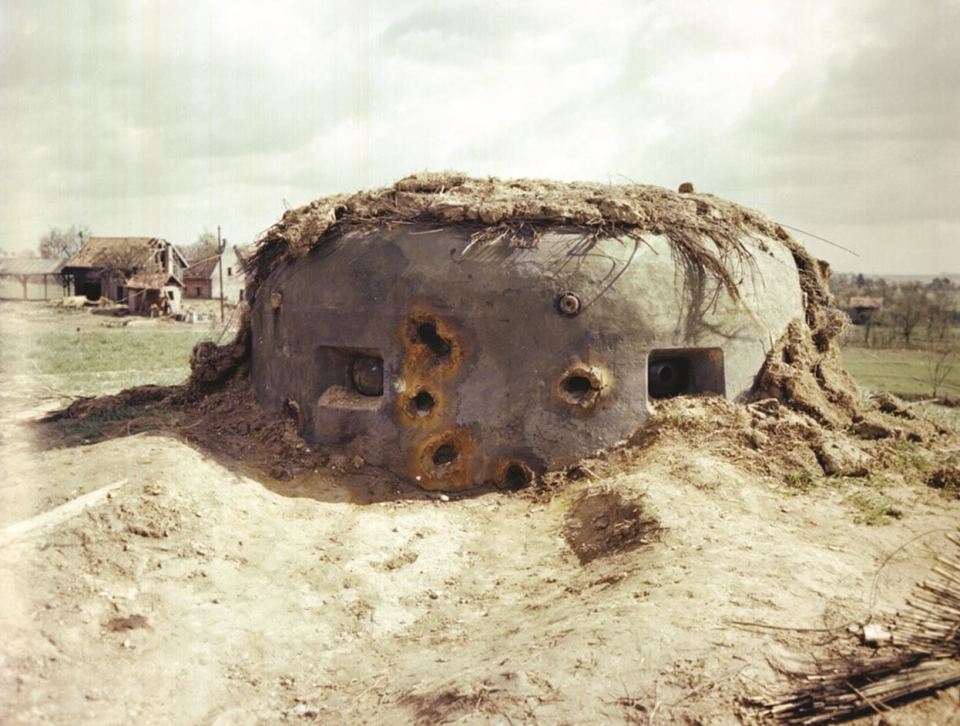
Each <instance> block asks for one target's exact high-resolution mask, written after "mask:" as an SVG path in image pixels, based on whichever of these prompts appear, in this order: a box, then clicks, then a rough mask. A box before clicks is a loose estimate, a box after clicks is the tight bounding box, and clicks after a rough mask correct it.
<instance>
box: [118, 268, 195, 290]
mask: <svg viewBox="0 0 960 726" xmlns="http://www.w3.org/2000/svg"><path fill="white" fill-rule="evenodd" d="M168 285H179V286H180V287H183V283H182V282H180V280H179V279H177V277H176V275H168V274H166V273H165V272H138V273H137V274H136V275H134V276H133V277H131V278H130V279H129V280H127V287H131V288H133V289H134V290H159V289H160V288H162V287H167V286H168Z"/></svg>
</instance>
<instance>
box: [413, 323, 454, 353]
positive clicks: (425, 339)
mask: <svg viewBox="0 0 960 726" xmlns="http://www.w3.org/2000/svg"><path fill="white" fill-rule="evenodd" d="M416 342H418V343H422V344H423V345H425V346H427V348H429V349H430V351H431V352H432V353H433V354H434V355H435V356H437V358H446V357H448V356H449V355H450V341H449V340H447V339H446V338H444V337H443V336H442V335H440V333H438V332H437V326H436V324H435V323H431V322H425V323H420V324H419V325H418V326H417V332H416Z"/></svg>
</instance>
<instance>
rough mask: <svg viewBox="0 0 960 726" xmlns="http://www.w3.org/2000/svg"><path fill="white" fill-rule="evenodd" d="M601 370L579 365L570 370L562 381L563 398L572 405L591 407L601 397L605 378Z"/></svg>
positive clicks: (560, 392) (561, 392) (560, 387)
mask: <svg viewBox="0 0 960 726" xmlns="http://www.w3.org/2000/svg"><path fill="white" fill-rule="evenodd" d="M600 376H601V374H600V372H599V371H598V370H597V369H595V368H592V367H589V368H588V367H577V368H573V369H572V370H568V371H567V372H566V374H564V376H563V378H562V379H561V381H560V386H559V391H558V392H559V395H560V398H561V400H563V401H564V402H566V403H568V404H570V405H571V406H579V407H580V408H591V407H592V406H593V405H594V404H595V403H596V402H597V400H598V399H599V398H600V392H601V391H602V390H603V380H602V378H601V377H600Z"/></svg>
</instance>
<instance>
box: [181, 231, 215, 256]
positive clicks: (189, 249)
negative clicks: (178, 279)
mask: <svg viewBox="0 0 960 726" xmlns="http://www.w3.org/2000/svg"><path fill="white" fill-rule="evenodd" d="M181 252H183V255H184V257H186V258H187V259H188V260H190V261H191V262H196V261H197V260H203V259H206V258H208V257H216V256H217V254H218V251H217V235H215V234H214V233H213V232H209V231H207V230H203V232H201V233H200V235H199V236H198V237H197V241H196V242H194V243H193V244H190V245H187V246H185V247H183V248H182V249H181Z"/></svg>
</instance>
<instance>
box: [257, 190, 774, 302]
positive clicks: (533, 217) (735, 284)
mask: <svg viewBox="0 0 960 726" xmlns="http://www.w3.org/2000/svg"><path fill="white" fill-rule="evenodd" d="M406 224H428V225H437V226H439V227H445V228H457V229H464V230H466V231H468V232H469V233H470V234H471V244H477V245H495V244H509V245H511V246H515V247H531V246H536V244H537V243H538V242H539V240H540V238H541V237H542V236H543V235H544V234H546V233H547V232H549V231H553V230H557V229H561V228H565V229H569V230H579V231H581V232H582V233H583V240H584V241H585V243H586V244H587V245H590V246H592V245H595V244H596V243H597V242H598V241H599V240H601V239H605V238H622V237H629V238H633V239H635V240H642V241H645V240H643V236H644V235H647V234H651V235H664V236H665V237H667V239H669V241H670V243H671V246H672V254H673V255H674V258H675V260H676V261H677V263H678V265H677V266H678V269H679V270H681V271H682V273H683V275H684V277H685V278H686V279H688V280H696V281H700V282H702V281H703V280H704V279H705V278H707V277H712V278H715V279H717V280H719V281H720V282H721V283H722V284H723V286H724V287H725V288H726V289H727V291H728V292H729V294H730V295H731V297H733V298H734V299H739V297H740V295H739V285H740V282H741V280H738V279H736V278H735V277H734V275H733V274H731V271H730V270H731V267H733V268H734V269H739V270H740V271H741V272H742V270H744V269H747V268H750V269H751V270H755V269H756V268H755V264H754V262H753V255H752V253H751V252H750V251H749V250H748V249H747V248H746V247H745V246H744V243H743V239H744V237H745V236H747V235H752V234H756V235H762V236H767V237H773V238H780V239H784V238H785V236H786V233H785V232H783V230H782V228H780V227H778V226H777V225H776V224H774V223H773V222H771V221H770V220H768V219H766V218H765V217H762V216H761V215H759V214H758V213H755V212H752V211H751V210H747V209H744V208H742V207H739V206H737V205H735V204H733V203H730V202H726V201H724V200H721V199H718V198H716V197H713V196H711V195H704V194H678V193H674V192H671V191H669V190H667V189H662V188H659V187H652V186H641V185H604V184H591V183H584V182H555V181H547V180H526V179H519V180H514V181H501V180H499V179H495V178H488V179H475V178H470V177H466V176H464V175H462V174H456V173H440V174H418V175H413V176H410V177H406V178H405V179H401V180H400V181H398V182H397V183H396V184H394V185H393V186H392V187H388V188H384V189H378V190H373V191H362V192H357V193H356V194H352V195H338V196H333V197H324V198H321V199H317V200H315V201H313V202H311V203H310V204H307V205H305V206H303V207H300V208H299V209H295V210H289V211H288V212H286V213H285V214H284V215H283V217H282V218H281V219H280V221H278V222H277V223H276V224H275V225H274V226H273V227H271V228H270V230H268V232H267V233H266V234H265V236H264V238H263V239H262V240H261V242H260V243H259V245H258V248H257V251H256V252H255V253H254V255H252V256H251V257H250V259H249V260H248V262H247V272H248V274H250V276H251V280H252V285H253V287H254V288H256V287H258V286H259V285H260V284H261V283H262V282H263V281H264V280H265V279H266V277H267V276H268V275H269V274H270V273H271V272H272V271H273V270H274V269H275V268H276V267H277V266H278V265H279V264H281V263H282V262H283V261H285V260H287V259H291V258H296V257H301V256H303V255H305V254H307V253H308V252H310V251H311V250H312V249H315V248H317V247H318V246H321V245H323V244H326V243H328V242H329V241H331V240H333V239H336V238H341V237H343V236H344V235H346V234H347V233H351V232H355V233H361V234H362V233H365V232H371V231H374V230H377V229H389V228H395V227H396V226H399V225H406Z"/></svg>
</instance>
